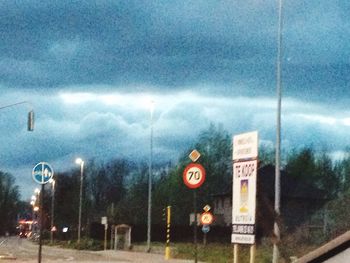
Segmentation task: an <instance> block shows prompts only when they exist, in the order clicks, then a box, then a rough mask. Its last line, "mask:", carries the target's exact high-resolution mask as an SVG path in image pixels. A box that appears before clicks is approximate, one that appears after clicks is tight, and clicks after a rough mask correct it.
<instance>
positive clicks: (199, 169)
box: [183, 163, 205, 189]
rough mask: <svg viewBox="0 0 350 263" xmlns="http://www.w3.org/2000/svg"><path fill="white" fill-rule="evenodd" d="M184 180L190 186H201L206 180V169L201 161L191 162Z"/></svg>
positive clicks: (185, 171)
mask: <svg viewBox="0 0 350 263" xmlns="http://www.w3.org/2000/svg"><path fill="white" fill-rule="evenodd" d="M183 181H184V183H185V185H186V186H187V187H188V188H191V189H195V188H198V187H200V186H201V185H202V184H203V183H204V181H205V169H204V167H203V166H202V165H200V164H199V163H190V164H189V165H187V166H186V168H185V170H184V173H183Z"/></svg>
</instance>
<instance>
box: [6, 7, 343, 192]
mask: <svg viewBox="0 0 350 263" xmlns="http://www.w3.org/2000/svg"><path fill="white" fill-rule="evenodd" d="M349 13H350V2H349V1H348V0H334V1H319V0H308V1H305V0H293V1H291V0H284V1H283V28H282V59H281V65H282V75H281V76H282V134H281V135H282V149H283V150H288V149H294V148H300V147H304V146H310V145H311V146H313V147H315V148H320V149H324V150H326V151H328V152H329V153H330V154H331V155H332V156H333V157H334V158H339V157H341V156H342V154H343V153H344V151H345V149H346V146H350V140H349V139H348V133H349V129H350V108H349V105H350V96H349V95H350V74H349V73H350V41H349V39H350V20H349ZM277 29H278V3H277V1H275V0H274V1H272V0H245V1H241V0H215V1H208V0H186V1H179V0H173V1H155V0H147V1H136V0H135V1H132V0H128V1H117V0H116V1H107V0H99V1H88V0H86V1H65V0H59V1H53V0H52V1H46V2H42V1H34V0H22V1H14V0H9V1H6V0H4V1H1V2H0V39H1V41H0V107H2V106H6V105H10V104H14V103H17V102H21V101H27V102H28V103H25V104H21V105H17V106H14V107H9V108H5V109H0V121H1V131H0V132H1V134H2V135H1V136H0V150H1V158H0V169H1V170H2V171H5V172H9V173H12V174H13V175H14V176H15V178H16V183H17V184H18V185H19V186H20V189H21V193H22V198H28V197H29V196H30V195H31V194H32V192H33V190H34V188H35V187H37V184H36V183H34V181H33V180H32V175H31V172H32V169H33V167H34V166H35V165H36V164H37V163H38V162H41V161H45V162H48V163H50V164H51V166H52V167H53V169H54V171H56V172H62V171H66V170H69V169H71V168H74V167H76V166H77V165H76V164H75V163H74V160H75V158H76V157H81V158H83V159H84V160H89V159H92V158H94V159H96V160H100V161H104V162H105V161H108V160H110V159H113V158H129V159H132V160H135V161H139V160H148V156H149V152H150V150H149V148H150V126H151V123H152V125H153V130H154V133H153V135H154V136H153V153H154V160H155V161H164V160H172V161H176V160H177V158H178V157H179V155H180V154H182V153H183V152H184V151H185V150H187V149H188V148H189V147H191V145H192V144H193V142H194V141H195V140H196V138H197V136H198V134H199V133H200V132H201V131H203V130H205V129H207V128H208V127H209V125H210V123H214V124H220V125H222V126H223V127H224V129H225V130H226V131H228V132H229V133H230V134H232V135H234V134H239V133H243V132H247V131H253V130H258V131H259V138H260V144H262V145H267V146H270V147H273V145H274V144H275V129H276V107H277V99H276V57H277V36H278V34H277ZM150 101H153V102H154V112H153V118H152V121H151V114H150V106H149V102H150ZM31 109H33V110H34V112H35V130H34V131H33V132H28V131H27V130H26V121H27V120H26V118H27V112H28V111H29V110H31Z"/></svg>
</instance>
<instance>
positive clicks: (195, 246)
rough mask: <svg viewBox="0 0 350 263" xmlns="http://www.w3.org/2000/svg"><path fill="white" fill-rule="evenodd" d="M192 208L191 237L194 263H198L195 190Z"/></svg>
mask: <svg viewBox="0 0 350 263" xmlns="http://www.w3.org/2000/svg"><path fill="white" fill-rule="evenodd" d="M193 208H194V225H193V237H194V262H195V263H197V262H198V246H197V189H194V190H193Z"/></svg>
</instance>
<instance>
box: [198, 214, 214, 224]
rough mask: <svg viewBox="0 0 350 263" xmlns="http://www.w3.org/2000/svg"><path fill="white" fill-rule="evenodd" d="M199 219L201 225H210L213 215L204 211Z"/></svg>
mask: <svg viewBox="0 0 350 263" xmlns="http://www.w3.org/2000/svg"><path fill="white" fill-rule="evenodd" d="M200 220H201V224H202V225H210V224H211V223H213V221H214V216H213V214H212V213H210V212H204V213H202V214H201V218H200Z"/></svg>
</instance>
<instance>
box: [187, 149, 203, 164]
mask: <svg viewBox="0 0 350 263" xmlns="http://www.w3.org/2000/svg"><path fill="white" fill-rule="evenodd" d="M188 157H190V159H191V160H192V162H195V161H197V160H198V159H199V157H201V154H200V153H199V152H198V151H197V150H196V149H194V150H193V151H192V152H191V153H190V155H189V156H188Z"/></svg>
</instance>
